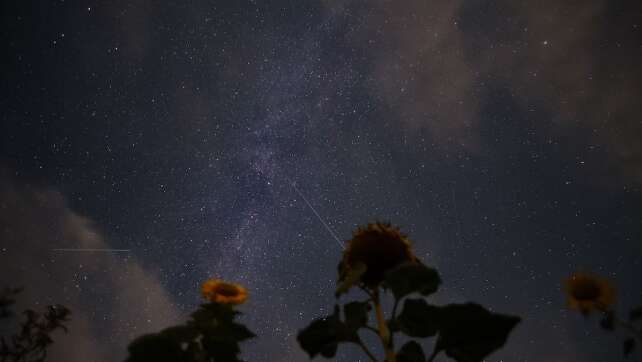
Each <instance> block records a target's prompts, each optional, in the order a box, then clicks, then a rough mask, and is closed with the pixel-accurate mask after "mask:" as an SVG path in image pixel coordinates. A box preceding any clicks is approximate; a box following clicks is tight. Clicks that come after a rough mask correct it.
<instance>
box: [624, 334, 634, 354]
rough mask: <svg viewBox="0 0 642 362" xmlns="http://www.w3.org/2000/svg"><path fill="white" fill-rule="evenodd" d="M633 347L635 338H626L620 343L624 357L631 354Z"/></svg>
mask: <svg viewBox="0 0 642 362" xmlns="http://www.w3.org/2000/svg"><path fill="white" fill-rule="evenodd" d="M634 349H635V339H633V338H627V339H626V340H625V341H624V342H623V343H622V351H624V357H625V358H626V357H628V356H629V355H631V353H632V352H633V350H634Z"/></svg>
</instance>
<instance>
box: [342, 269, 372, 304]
mask: <svg viewBox="0 0 642 362" xmlns="http://www.w3.org/2000/svg"><path fill="white" fill-rule="evenodd" d="M343 269H344V268H342V266H341V264H339V270H343ZM367 269H368V267H367V266H366V264H364V263H357V264H356V265H355V266H354V267H353V268H350V269H349V270H348V271H347V273H346V274H345V275H341V277H340V279H339V281H340V284H339V286H338V287H337V291H336V292H335V293H334V295H335V296H336V297H337V298H338V297H340V296H341V294H345V293H347V292H348V290H350V288H352V287H353V286H355V285H357V284H359V281H360V280H361V276H362V275H363V274H365V272H366V270H367Z"/></svg>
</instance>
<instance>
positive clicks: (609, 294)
mask: <svg viewBox="0 0 642 362" xmlns="http://www.w3.org/2000/svg"><path fill="white" fill-rule="evenodd" d="M565 290H566V296H567V301H568V306H569V307H570V308H571V309H575V310H578V311H580V313H582V315H583V316H584V317H587V318H588V317H590V316H591V314H593V313H597V314H599V315H600V327H602V329H604V330H606V331H609V332H614V331H616V330H621V331H622V332H623V333H624V334H625V337H624V339H623V341H622V352H623V354H624V357H629V356H630V355H631V354H632V353H633V352H634V350H635V348H636V345H637V344H638V343H642V326H641V325H640V322H642V306H638V307H635V308H633V309H632V310H631V311H630V312H629V318H628V320H623V319H621V318H619V317H618V315H617V312H616V310H615V309H614V307H613V305H614V303H615V288H614V287H613V285H612V284H611V283H610V282H609V281H608V280H606V279H604V278H602V277H599V276H597V275H593V274H589V273H575V274H573V275H571V277H569V278H568V279H567V280H566V283H565Z"/></svg>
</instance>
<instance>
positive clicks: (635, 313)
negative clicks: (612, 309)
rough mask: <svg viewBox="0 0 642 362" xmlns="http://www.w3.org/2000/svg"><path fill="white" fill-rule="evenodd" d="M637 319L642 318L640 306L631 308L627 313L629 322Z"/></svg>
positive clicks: (641, 307)
mask: <svg viewBox="0 0 642 362" xmlns="http://www.w3.org/2000/svg"><path fill="white" fill-rule="evenodd" d="M638 319H642V306H640V307H635V308H633V309H632V310H631V312H630V313H629V320H630V321H631V322H634V321H636V320H638Z"/></svg>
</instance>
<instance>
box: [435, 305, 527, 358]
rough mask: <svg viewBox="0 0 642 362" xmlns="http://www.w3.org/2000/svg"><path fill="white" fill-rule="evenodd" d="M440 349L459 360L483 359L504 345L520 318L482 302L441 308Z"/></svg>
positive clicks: (438, 344) (438, 348) (437, 347)
mask: <svg viewBox="0 0 642 362" xmlns="http://www.w3.org/2000/svg"><path fill="white" fill-rule="evenodd" d="M439 316H440V318H439V338H438V339H437V344H436V346H435V350H436V351H441V350H443V351H445V352H446V354H447V355H448V356H450V357H451V358H453V359H455V360H456V361H459V362H481V361H482V360H484V358H486V356H488V355H489V354H491V353H492V352H494V351H495V350H497V349H499V348H501V347H502V346H503V345H504V344H505V343H506V340H507V339H508V335H509V334H510V332H511V331H512V330H513V328H514V327H515V326H516V325H517V323H519V321H520V318H519V317H514V316H509V315H502V314H497V313H491V312H489V311H487V310H486V309H484V307H482V306H480V305H479V304H474V303H467V304H451V305H447V306H445V307H441V308H440V312H439Z"/></svg>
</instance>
